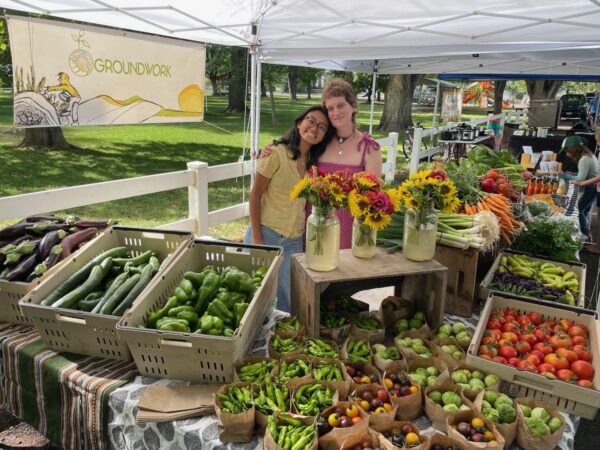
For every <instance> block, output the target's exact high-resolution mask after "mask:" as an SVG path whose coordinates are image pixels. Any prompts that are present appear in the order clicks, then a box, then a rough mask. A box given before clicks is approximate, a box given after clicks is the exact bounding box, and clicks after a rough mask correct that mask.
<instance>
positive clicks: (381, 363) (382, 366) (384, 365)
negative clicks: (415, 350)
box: [373, 353, 408, 372]
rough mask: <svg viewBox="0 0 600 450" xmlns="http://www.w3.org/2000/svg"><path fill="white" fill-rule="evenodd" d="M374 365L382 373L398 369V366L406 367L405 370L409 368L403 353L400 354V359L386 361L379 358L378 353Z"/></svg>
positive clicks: (375, 355) (375, 354) (374, 356)
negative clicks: (390, 369) (394, 368)
mask: <svg viewBox="0 0 600 450" xmlns="http://www.w3.org/2000/svg"><path fill="white" fill-rule="evenodd" d="M373 365H374V366H375V367H377V368H378V369H379V370H381V371H382V372H383V371H384V370H387V369H388V368H389V367H398V365H402V366H404V369H406V367H407V366H408V365H407V363H406V358H405V357H404V355H403V354H402V353H400V359H385V358H382V357H381V356H379V354H378V353H374V354H373Z"/></svg>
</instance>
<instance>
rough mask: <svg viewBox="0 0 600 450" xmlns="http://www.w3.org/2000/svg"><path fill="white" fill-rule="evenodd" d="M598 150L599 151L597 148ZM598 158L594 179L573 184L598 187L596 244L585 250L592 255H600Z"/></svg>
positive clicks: (599, 131)
mask: <svg viewBox="0 0 600 450" xmlns="http://www.w3.org/2000/svg"><path fill="white" fill-rule="evenodd" d="M596 142H600V127H599V128H596ZM597 146H598V145H597ZM597 146H596V147H597ZM596 150H598V149H597V148H596ZM596 153H598V152H597V151H596ZM596 157H597V158H598V172H597V174H596V176H595V177H592V178H588V179H587V180H584V181H574V182H573V184H575V185H576V186H586V187H587V186H592V185H596V214H597V221H596V226H597V229H596V243H595V244H588V245H586V246H585V247H584V248H585V250H587V251H588V252H590V253H594V254H596V255H600V184H598V183H600V154H597V155H596ZM590 237H591V236H590Z"/></svg>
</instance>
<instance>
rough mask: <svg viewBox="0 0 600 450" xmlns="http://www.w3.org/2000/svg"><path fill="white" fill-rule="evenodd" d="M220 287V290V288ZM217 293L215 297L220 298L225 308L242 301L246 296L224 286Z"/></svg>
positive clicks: (230, 307)
mask: <svg viewBox="0 0 600 450" xmlns="http://www.w3.org/2000/svg"><path fill="white" fill-rule="evenodd" d="M221 289H222V290H221ZM221 289H220V290H219V293H218V294H217V297H216V298H217V299H218V300H221V301H222V302H223V303H224V304H225V306H227V308H229V309H232V308H233V305H235V304H236V303H244V302H245V301H246V300H247V298H246V294H244V293H243V292H233V291H229V290H227V289H225V288H221Z"/></svg>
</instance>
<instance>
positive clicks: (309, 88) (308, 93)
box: [306, 83, 312, 100]
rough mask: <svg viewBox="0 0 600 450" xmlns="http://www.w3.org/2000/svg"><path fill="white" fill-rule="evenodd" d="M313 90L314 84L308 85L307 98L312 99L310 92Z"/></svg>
mask: <svg viewBox="0 0 600 450" xmlns="http://www.w3.org/2000/svg"><path fill="white" fill-rule="evenodd" d="M311 90H312V83H306V98H307V99H309V100H310V99H311V98H312V97H311V96H310V91H311Z"/></svg>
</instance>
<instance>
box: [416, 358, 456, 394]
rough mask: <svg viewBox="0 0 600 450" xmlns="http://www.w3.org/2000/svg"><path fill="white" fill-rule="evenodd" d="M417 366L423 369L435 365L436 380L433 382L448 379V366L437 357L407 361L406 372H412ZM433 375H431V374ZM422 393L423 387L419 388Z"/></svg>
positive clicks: (438, 382) (442, 381) (443, 381)
mask: <svg viewBox="0 0 600 450" xmlns="http://www.w3.org/2000/svg"><path fill="white" fill-rule="evenodd" d="M419 367H422V368H423V369H427V368H428V367H435V368H436V369H437V371H438V375H437V377H436V378H437V381H436V382H435V383H434V384H441V383H445V382H446V381H448V378H449V376H448V366H446V363H445V362H444V361H441V360H440V359H438V358H417V359H413V360H412V361H410V362H408V369H407V373H414V372H415V370H417V369H418V368H419ZM431 376H433V375H431ZM421 393H423V389H422V390H421Z"/></svg>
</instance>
